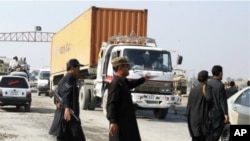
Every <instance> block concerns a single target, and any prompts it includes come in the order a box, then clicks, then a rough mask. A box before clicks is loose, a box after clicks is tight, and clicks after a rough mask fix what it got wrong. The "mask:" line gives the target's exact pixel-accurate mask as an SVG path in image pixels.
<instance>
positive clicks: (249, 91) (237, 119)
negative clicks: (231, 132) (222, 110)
mask: <svg viewBox="0 0 250 141" xmlns="http://www.w3.org/2000/svg"><path fill="white" fill-rule="evenodd" d="M227 104H228V112H229V119H230V123H231V124H244V125H250V86H248V87H245V88H243V89H241V90H240V91H238V92H236V93H235V94H234V95H233V96H231V97H230V98H229V99H228V100H227Z"/></svg>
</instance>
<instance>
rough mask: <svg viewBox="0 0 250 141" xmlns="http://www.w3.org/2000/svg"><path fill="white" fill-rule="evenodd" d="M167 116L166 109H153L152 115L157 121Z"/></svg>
mask: <svg viewBox="0 0 250 141" xmlns="http://www.w3.org/2000/svg"><path fill="white" fill-rule="evenodd" d="M167 114H168V108H159V109H154V115H155V117H156V118H158V119H165V117H166V116H167Z"/></svg>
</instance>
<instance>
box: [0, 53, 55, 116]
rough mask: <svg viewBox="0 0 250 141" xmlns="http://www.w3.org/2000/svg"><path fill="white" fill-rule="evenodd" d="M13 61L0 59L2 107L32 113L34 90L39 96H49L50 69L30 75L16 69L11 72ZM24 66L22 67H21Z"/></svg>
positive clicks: (42, 69) (40, 70)
mask: <svg viewBox="0 0 250 141" xmlns="http://www.w3.org/2000/svg"><path fill="white" fill-rule="evenodd" d="M11 61H13V60H12V59H10V58H7V57H1V58H0V72H1V74H0V106H8V105H12V106H16V108H17V109H20V107H21V106H23V107H24V111H25V112H29V111H30V107H31V102H32V89H31V88H36V89H37V91H38V94H39V95H40V94H41V93H43V92H44V93H45V94H46V95H48V94H49V75H50V71H49V68H41V69H38V70H33V71H32V73H28V72H29V71H28V70H23V69H16V70H15V71H11V68H10V64H11ZM20 66H22V65H20Z"/></svg>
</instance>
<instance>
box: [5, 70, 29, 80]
mask: <svg viewBox="0 0 250 141" xmlns="http://www.w3.org/2000/svg"><path fill="white" fill-rule="evenodd" d="M9 75H11V76H23V77H25V78H27V79H29V76H28V75H27V73H26V72H23V71H13V72H11V73H10V74H9Z"/></svg>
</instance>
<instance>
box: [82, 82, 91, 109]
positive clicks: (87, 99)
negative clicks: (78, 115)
mask: <svg viewBox="0 0 250 141" xmlns="http://www.w3.org/2000/svg"><path fill="white" fill-rule="evenodd" d="M80 98H81V100H80V101H81V109H83V110H87V109H88V107H89V103H90V93H89V90H88V89H85V86H82V87H81V89H80Z"/></svg>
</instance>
